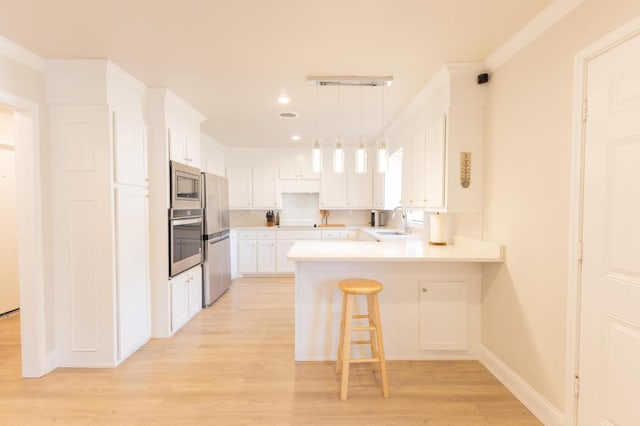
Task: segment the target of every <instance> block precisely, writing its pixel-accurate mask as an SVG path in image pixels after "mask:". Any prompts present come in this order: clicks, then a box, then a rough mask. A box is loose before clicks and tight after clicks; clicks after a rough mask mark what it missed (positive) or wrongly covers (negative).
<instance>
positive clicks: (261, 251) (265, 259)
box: [257, 240, 276, 273]
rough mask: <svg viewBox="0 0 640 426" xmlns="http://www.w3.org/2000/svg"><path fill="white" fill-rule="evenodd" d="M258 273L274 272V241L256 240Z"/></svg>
mask: <svg viewBox="0 0 640 426" xmlns="http://www.w3.org/2000/svg"><path fill="white" fill-rule="evenodd" d="M257 272H259V273H273V272H276V242H275V240H258V270H257Z"/></svg>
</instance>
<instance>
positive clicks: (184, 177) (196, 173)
mask: <svg viewBox="0 0 640 426" xmlns="http://www.w3.org/2000/svg"><path fill="white" fill-rule="evenodd" d="M169 168H170V170H171V184H170V187H171V208H172V209H174V210H190V209H201V208H202V182H201V180H200V179H201V178H200V169H196V168H195V167H191V166H187V165H184V164H181V163H177V162H175V161H171V162H169Z"/></svg>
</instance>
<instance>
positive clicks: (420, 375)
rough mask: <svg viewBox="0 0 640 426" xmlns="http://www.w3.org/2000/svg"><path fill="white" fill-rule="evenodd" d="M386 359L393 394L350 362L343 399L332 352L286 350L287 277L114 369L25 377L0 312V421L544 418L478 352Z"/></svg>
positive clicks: (476, 421) (236, 294)
mask: <svg viewBox="0 0 640 426" xmlns="http://www.w3.org/2000/svg"><path fill="white" fill-rule="evenodd" d="M382 321H383V325H384V318H383V320H382ZM387 365H388V377H389V394H390V395H389V398H387V399H384V398H382V396H381V394H380V390H379V387H378V386H377V382H376V380H375V376H374V375H373V374H372V373H371V370H370V368H369V367H368V366H367V365H354V366H352V371H351V379H350V383H349V399H348V400H346V401H341V400H340V399H339V389H340V376H339V375H337V374H336V373H335V366H334V364H333V363H329V362H327V363H324V362H322V363H295V362H294V361H293V282H292V279H290V278H267V279H265V278H253V279H246V278H245V279H240V280H236V281H235V282H234V283H233V285H232V286H231V289H230V290H229V291H228V292H227V293H226V294H225V295H224V296H223V297H222V298H221V299H219V300H218V301H217V302H216V303H215V304H214V305H213V306H212V307H211V308H208V309H205V310H203V311H202V312H200V313H199V314H198V315H197V316H196V317H195V318H194V319H193V320H192V321H191V322H190V323H188V324H187V325H186V326H185V327H184V328H183V329H182V330H180V331H179V332H178V333H177V334H176V335H174V336H173V337H172V338H171V339H153V340H151V341H150V342H149V343H148V344H146V345H145V346H144V347H143V348H142V349H140V350H139V351H138V352H136V353H135V354H133V355H132V356H131V357H130V358H128V359H127V360H126V361H125V362H124V363H123V364H121V365H120V366H119V367H118V368H115V369H71V368H59V369H57V370H55V371H53V372H52V373H50V374H48V375H46V376H45V377H42V378H40V379H22V378H21V377H20V342H19V317H18V315H13V316H10V317H6V318H0V425H12V426H13V425H47V424H60V425H332V426H334V425H349V426H358V425H539V424H540V423H539V422H538V421H537V420H536V419H535V417H534V416H533V415H531V413H530V412H529V411H528V410H527V409H526V408H525V407H524V406H523V405H522V404H521V403H520V402H519V401H518V400H516V398H515V397H514V396H513V395H511V394H510V393H509V391H508V390H507V389H506V388H504V387H503V386H502V385H501V384H500V383H499V382H498V381H497V380H496V379H495V378H494V377H493V376H492V375H491V374H490V373H489V372H488V371H487V370H486V369H484V367H482V366H481V365H480V364H479V363H478V362H475V361H462V362H460V361H455V362H449V361H445V362H443V361H436V362H424V361H421V362H409V361H389V362H388V364H387Z"/></svg>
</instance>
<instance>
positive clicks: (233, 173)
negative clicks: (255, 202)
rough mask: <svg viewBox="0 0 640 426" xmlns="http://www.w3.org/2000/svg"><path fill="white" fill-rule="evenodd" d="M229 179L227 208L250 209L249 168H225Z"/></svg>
mask: <svg viewBox="0 0 640 426" xmlns="http://www.w3.org/2000/svg"><path fill="white" fill-rule="evenodd" d="M227 178H228V179H229V207H230V208H232V209H249V208H251V167H248V166H229V167H227Z"/></svg>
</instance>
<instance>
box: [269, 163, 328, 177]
mask: <svg viewBox="0 0 640 426" xmlns="http://www.w3.org/2000/svg"><path fill="white" fill-rule="evenodd" d="M278 177H279V178H280V179H320V173H316V172H314V171H313V170H312V169H311V165H310V164H304V165H301V164H291V165H289V164H287V165H284V166H280V168H279V171H278Z"/></svg>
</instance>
